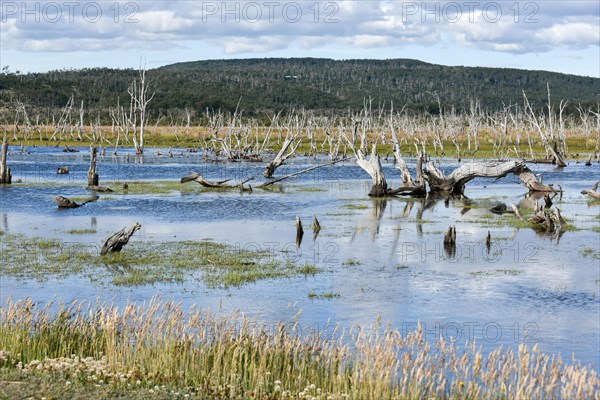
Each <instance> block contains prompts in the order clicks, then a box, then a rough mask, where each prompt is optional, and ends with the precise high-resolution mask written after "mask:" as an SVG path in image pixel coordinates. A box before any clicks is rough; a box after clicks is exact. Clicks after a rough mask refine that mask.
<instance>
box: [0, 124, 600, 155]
mask: <svg viewBox="0 0 600 400" xmlns="http://www.w3.org/2000/svg"><path fill="white" fill-rule="evenodd" d="M87 129H88V130H89V128H87ZM100 129H101V131H102V134H103V138H104V141H101V140H99V139H98V140H96V141H92V140H91V134H90V133H89V132H87V131H86V132H84V138H83V140H74V139H72V138H69V139H66V140H50V139H51V137H52V134H53V131H51V130H49V129H43V130H42V129H38V132H36V133H30V134H29V136H28V138H27V140H25V139H24V138H23V137H22V136H21V137H19V136H18V135H17V139H18V140H16V141H15V140H14V139H13V135H12V134H11V133H10V131H5V134H6V135H7V138H8V139H9V144H10V145H13V146H19V145H21V144H22V145H23V146H25V147H27V146H39V147H44V146H45V147H60V148H62V147H64V146H69V147H76V146H84V147H87V146H89V145H90V144H91V143H94V144H95V145H96V146H104V147H106V148H107V153H110V154H112V152H113V151H114V147H115V143H116V135H115V134H114V133H113V132H112V130H111V128H110V127H102V128H100ZM181 130H182V128H181V127H165V126H159V127H155V128H151V129H149V130H148V131H147V132H146V135H145V148H146V150H147V151H149V150H151V149H152V148H165V149H166V148H182V149H186V148H188V149H198V148H202V147H204V146H206V144H207V143H208V142H209V141H210V140H211V139H212V138H214V132H211V131H209V129H208V128H206V127H194V128H188V129H185V130H183V131H181ZM267 131H268V128H267V127H258V128H254V130H253V133H252V134H250V136H249V137H248V141H249V143H248V144H249V145H253V144H255V142H256V140H259V141H261V142H262V141H263V140H264V137H265V135H266V133H267ZM224 134H225V133H224V132H221V133H220V134H219V137H223V135H224ZM311 134H312V135H314V138H315V144H316V147H317V149H316V152H317V153H320V154H327V150H326V147H323V148H322V145H323V143H324V141H325V140H326V135H325V133H324V132H323V131H321V130H316V131H314V132H312V133H311ZM281 135H283V137H285V132H284V131H282V132H274V133H272V135H271V139H270V141H269V143H268V144H267V146H266V149H267V150H268V151H269V152H277V151H279V149H280V148H281V145H282V143H283V139H281V140H280V138H279V136H281ZM529 135H530V140H531V146H532V149H533V158H545V157H546V150H545V148H544V146H543V143H542V141H541V140H540V138H539V137H538V134H537V133H536V132H530V133H529ZM378 136H379V135H378V134H376V133H375V132H371V133H370V134H369V137H370V138H371V139H376V138H377V137H378ZM398 136H399V139H400V142H401V147H402V151H403V154H405V155H409V156H411V155H415V153H416V150H415V147H414V143H415V142H419V143H420V145H419V147H420V148H421V147H422V144H423V143H425V148H426V150H427V153H428V154H430V155H436V156H439V155H444V156H446V157H449V158H457V156H460V157H461V158H465V159H468V158H497V157H501V158H506V157H510V158H521V157H525V158H531V156H532V154H531V151H530V149H529V143H528V140H527V137H526V135H525V133H523V132H520V133H519V134H517V133H515V132H511V133H509V134H508V135H507V137H506V138H505V139H503V142H504V145H503V147H502V148H499V147H498V143H497V141H498V138H499V136H498V134H497V133H494V132H487V131H484V132H481V133H480V136H479V150H477V151H476V152H473V151H468V148H469V146H468V142H469V140H468V138H467V137H466V135H464V134H461V135H458V136H457V138H456V139H455V140H456V143H455V142H454V141H453V140H452V139H451V138H444V139H442V144H443V147H444V150H443V151H442V150H441V149H440V148H439V145H438V146H434V145H433V138H432V137H422V134H410V133H407V132H398ZM518 137H519V138H520V139H518ZM472 141H473V139H471V142H472ZM234 143H235V139H234ZM566 143H567V146H568V148H569V154H566V155H564V157H565V158H566V159H568V160H581V161H582V160H587V157H588V155H590V154H592V155H593V154H596V152H595V139H594V137H592V136H590V137H585V135H583V134H581V133H580V132H577V131H574V132H569V133H568V134H566ZM457 145H458V147H459V148H460V154H458V155H457ZM343 147H344V146H341V151H343ZM471 147H472V149H474V144H473V143H471ZM119 148H121V149H122V148H128V149H131V148H133V142H132V141H131V140H129V142H125V141H124V140H123V138H121V141H120V143H119ZM377 150H378V153H379V154H380V155H382V156H385V155H391V154H393V146H392V144H391V143H387V144H378V145H377ZM348 151H350V150H348ZM309 153H311V146H310V142H309V140H308V139H307V137H305V135H302V143H301V144H300V146H299V147H298V150H297V154H309ZM517 155H518V156H519V157H517Z"/></svg>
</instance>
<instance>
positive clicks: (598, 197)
mask: <svg viewBox="0 0 600 400" xmlns="http://www.w3.org/2000/svg"><path fill="white" fill-rule="evenodd" d="M599 185H600V181H598V182H596V183H595V184H594V186H592V188H591V189H588V190H582V191H581V194H587V195H588V196H590V197H591V198H592V199H595V200H600V193H598V192H596V189H598V186H599Z"/></svg>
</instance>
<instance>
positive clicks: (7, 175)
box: [0, 136, 12, 185]
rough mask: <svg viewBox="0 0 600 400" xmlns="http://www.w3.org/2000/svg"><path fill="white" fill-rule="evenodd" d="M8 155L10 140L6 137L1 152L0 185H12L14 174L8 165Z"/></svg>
mask: <svg viewBox="0 0 600 400" xmlns="http://www.w3.org/2000/svg"><path fill="white" fill-rule="evenodd" d="M7 154H8V139H7V138H6V136H4V140H3V141H2V151H1V152H0V184H6V185H10V184H11V183H12V172H11V170H10V168H9V167H8V166H7V165H6V162H7Z"/></svg>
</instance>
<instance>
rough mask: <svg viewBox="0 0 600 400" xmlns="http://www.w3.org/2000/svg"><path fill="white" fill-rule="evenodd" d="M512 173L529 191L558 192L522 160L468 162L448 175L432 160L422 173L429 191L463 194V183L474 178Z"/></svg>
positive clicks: (500, 176)
mask: <svg viewBox="0 0 600 400" xmlns="http://www.w3.org/2000/svg"><path fill="white" fill-rule="evenodd" d="M511 173H512V174H514V175H516V176H518V177H519V179H521V180H522V181H523V183H524V185H525V187H527V188H528V189H529V190H530V191H535V192H558V190H556V189H554V188H553V187H552V186H551V185H544V184H542V183H540V182H539V181H538V180H537V178H536V177H535V175H534V174H533V173H532V172H531V170H530V169H529V168H528V167H527V165H526V164H525V162H524V161H504V162H495V161H492V162H487V163H468V164H464V165H461V166H460V167H458V168H456V169H455V170H454V171H452V172H451V173H450V174H448V175H444V173H443V172H442V171H441V170H440V169H439V168H438V167H437V166H435V164H434V163H433V162H431V161H430V162H428V163H426V165H425V167H424V168H423V174H424V177H425V180H426V181H427V184H428V185H429V190H430V191H431V192H450V193H455V194H463V193H464V190H465V184H466V183H467V182H469V181H471V180H473V179H475V178H496V179H498V178H503V177H505V176H507V175H508V174H511Z"/></svg>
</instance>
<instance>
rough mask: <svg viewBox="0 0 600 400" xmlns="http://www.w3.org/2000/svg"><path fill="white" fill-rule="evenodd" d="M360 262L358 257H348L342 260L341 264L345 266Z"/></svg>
mask: <svg viewBox="0 0 600 400" xmlns="http://www.w3.org/2000/svg"><path fill="white" fill-rule="evenodd" d="M360 264H361V262H360V260H359V259H356V258H349V259H347V260H346V261H344V262H342V265H347V266H353V265H360Z"/></svg>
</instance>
